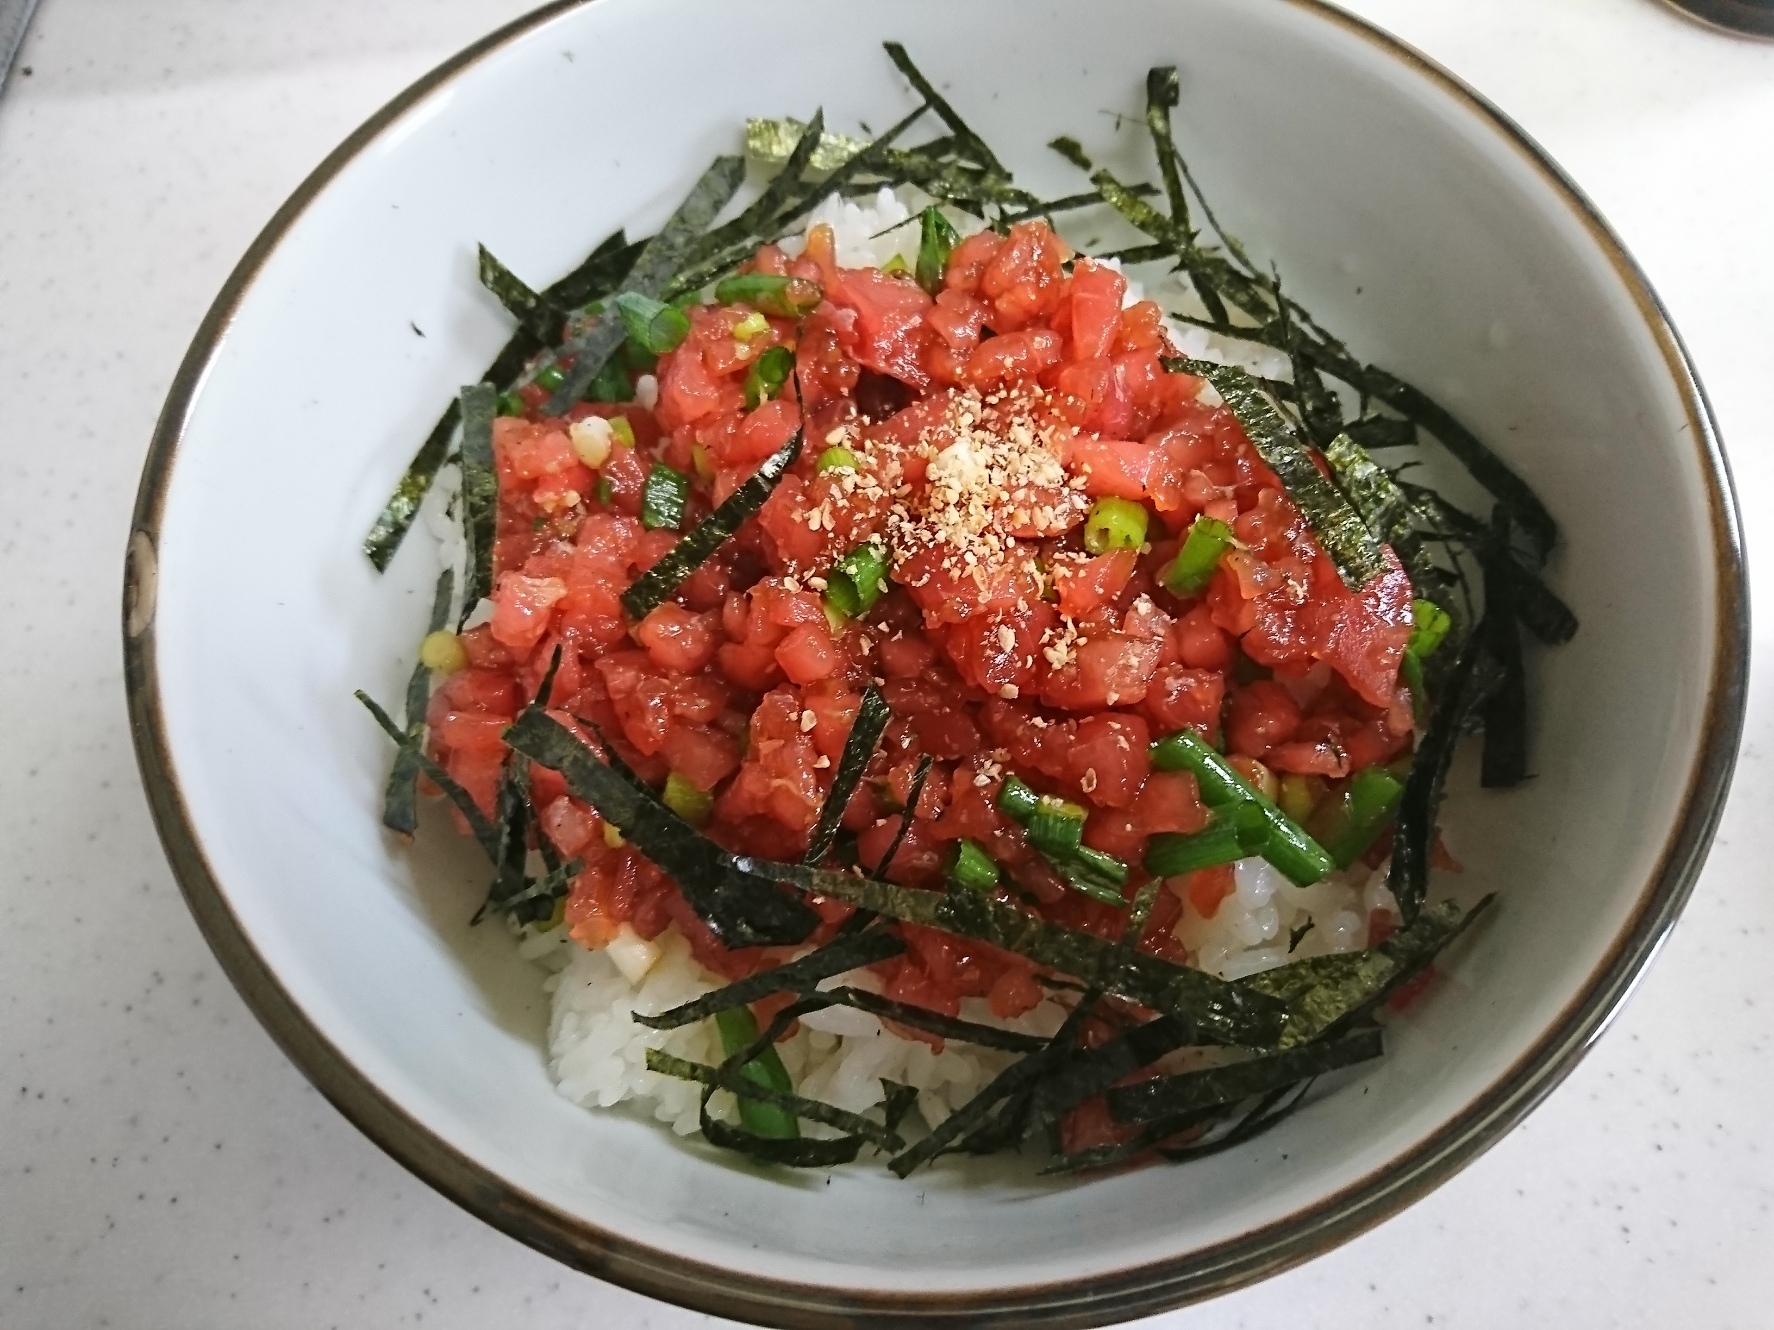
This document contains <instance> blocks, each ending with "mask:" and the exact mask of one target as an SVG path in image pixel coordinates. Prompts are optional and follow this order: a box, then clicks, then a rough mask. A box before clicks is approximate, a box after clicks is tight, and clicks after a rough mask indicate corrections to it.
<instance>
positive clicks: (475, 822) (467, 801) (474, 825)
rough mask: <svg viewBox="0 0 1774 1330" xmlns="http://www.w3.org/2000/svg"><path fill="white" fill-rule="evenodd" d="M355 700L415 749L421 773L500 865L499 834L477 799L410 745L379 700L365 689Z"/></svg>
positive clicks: (390, 734) (396, 738)
mask: <svg viewBox="0 0 1774 1330" xmlns="http://www.w3.org/2000/svg"><path fill="white" fill-rule="evenodd" d="M353 696H354V697H356V698H357V700H358V701H359V702H362V703H363V704H364V706H365V707H366V708H368V710H369V713H370V715H372V716H374V717H375V718H376V724H378V725H380V726H381V727H382V729H383V731H384V732H385V733H386V734H387V735H388V737H389V738H390V739H392V740H394V742H395V743H396V744H398V745H402V746H403V747H407V748H410V749H411V751H412V752H413V754H414V760H415V761H416V762H417V763H418V764H419V770H420V771H421V772H423V773H424V774H425V776H427V777H428V778H429V779H430V781H431V783H432V784H433V785H435V786H437V788H438V789H440V790H442V791H443V792H444V795H445V797H447V798H448V799H449V801H450V802H451V803H453V804H455V805H456V807H457V809H458V810H459V811H460V812H461V814H462V818H463V820H464V821H465V822H467V823H468V830H469V831H470V832H471V833H473V835H474V839H475V841H476V842H477V843H478V844H479V845H480V847H481V849H483V850H485V851H486V855H487V858H488V859H489V860H491V861H492V862H493V863H498V862H499V831H498V829H497V828H496V827H494V825H493V824H492V823H491V822H489V821H487V815H486V814H485V813H483V812H481V811H480V805H479V804H477V803H475V802H474V796H473V795H471V794H470V793H468V791H467V790H465V789H463V788H462V787H461V786H460V785H459V784H457V783H456V781H455V780H454V779H453V778H452V777H451V776H450V773H449V772H447V771H445V770H444V769H443V768H442V767H441V766H439V765H438V764H437V763H436V762H435V761H433V760H432V758H431V757H430V756H428V755H427V754H426V752H425V750H424V748H423V747H421V746H420V745H418V744H413V743H410V742H409V740H408V738H407V734H406V731H404V730H402V729H401V728H400V726H398V725H396V724H395V723H394V717H392V716H390V715H389V714H388V713H387V712H386V711H384V710H383V709H382V708H381V706H380V704H378V703H377V701H376V700H375V698H373V697H371V696H370V695H369V694H368V693H366V692H364V691H363V689H361V688H359V689H358V690H357V691H356V692H355V693H354V694H353Z"/></svg>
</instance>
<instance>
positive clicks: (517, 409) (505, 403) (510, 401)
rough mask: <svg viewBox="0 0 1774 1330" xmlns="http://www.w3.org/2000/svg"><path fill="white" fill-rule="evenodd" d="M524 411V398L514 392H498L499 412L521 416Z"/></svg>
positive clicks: (503, 414) (504, 414)
mask: <svg viewBox="0 0 1774 1330" xmlns="http://www.w3.org/2000/svg"><path fill="white" fill-rule="evenodd" d="M523 413H524V399H523V398H521V397H519V396H518V395H517V394H516V393H500V394H499V414H500V415H502V416H521V415H523Z"/></svg>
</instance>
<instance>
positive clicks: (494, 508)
mask: <svg viewBox="0 0 1774 1330" xmlns="http://www.w3.org/2000/svg"><path fill="white" fill-rule="evenodd" d="M497 398H498V394H497V393H495V392H494V391H493V387H492V385H491V384H488V383H476V384H473V385H471V386H469V387H467V388H464V389H463V390H462V396H461V399H460V401H461V408H462V450H461V466H462V536H463V539H464V541H465V542H466V543H467V545H468V569H467V572H466V574H465V575H464V577H463V579H462V619H463V621H464V622H466V621H467V619H468V616H469V615H470V614H472V613H474V608H475V606H476V605H477V604H479V603H480V600H481V598H482V597H483V596H489V595H491V594H492V592H493V542H494V539H495V537H496V536H497V533H498V524H499V475H498V472H497V471H495V470H494V468H493V413H494V412H495V411H496V410H497V409H498V403H497Z"/></svg>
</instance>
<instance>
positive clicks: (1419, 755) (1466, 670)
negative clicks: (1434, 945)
mask: <svg viewBox="0 0 1774 1330" xmlns="http://www.w3.org/2000/svg"><path fill="white" fill-rule="evenodd" d="M1486 631H1487V630H1486V628H1485V625H1484V624H1482V623H1481V624H1480V625H1479V629H1478V631H1477V632H1475V633H1473V635H1472V637H1471V638H1470V639H1469V640H1468V641H1467V643H1466V646H1465V647H1464V648H1463V649H1462V650H1461V652H1460V655H1459V658H1458V659H1457V660H1456V661H1455V662H1454V666H1453V668H1452V669H1451V670H1449V671H1448V675H1447V678H1446V679H1445V680H1443V682H1442V686H1441V691H1440V696H1439V697H1437V699H1436V702H1435V712H1434V714H1433V715H1431V716H1430V718H1429V728H1428V729H1427V730H1426V731H1425V732H1424V734H1423V737H1422V739H1421V740H1420V741H1419V742H1418V744H1417V751H1416V754H1415V755H1414V756H1413V757H1412V758H1411V773H1410V775H1409V776H1408V777H1407V778H1406V780H1405V783H1404V797H1403V798H1402V799H1400V800H1399V802H1398V818H1397V821H1395V822H1394V823H1393V833H1392V867H1391V869H1390V870H1389V871H1388V873H1387V877H1386V885H1387V887H1388V888H1390V889H1391V892H1392V898H1393V899H1394V900H1396V901H1397V902H1398V909H1399V913H1400V914H1402V915H1403V916H1404V921H1405V923H1406V924H1409V923H1411V922H1412V921H1413V920H1414V919H1415V918H1416V917H1417V911H1418V910H1419V909H1421V908H1422V905H1423V898H1424V896H1425V895H1426V894H1427V892H1428V889H1429V846H1430V843H1431V842H1432V841H1433V840H1434V839H1435V817H1436V814H1437V812H1438V811H1439V810H1440V808H1441V790H1442V786H1443V784H1445V783H1446V781H1447V774H1448V767H1449V766H1450V765H1451V764H1452V763H1453V760H1454V745H1455V744H1456V743H1458V742H1459V738H1460V734H1461V732H1462V731H1463V730H1464V728H1465V722H1466V716H1467V714H1468V712H1469V711H1470V710H1471V704H1472V701H1473V699H1472V697H1471V695H1470V694H1471V691H1472V690H1471V684H1472V681H1473V670H1474V669H1475V668H1476V667H1477V665H1478V658H1479V654H1480V651H1481V649H1482V647H1483V642H1482V639H1483V638H1484V636H1485V635H1486Z"/></svg>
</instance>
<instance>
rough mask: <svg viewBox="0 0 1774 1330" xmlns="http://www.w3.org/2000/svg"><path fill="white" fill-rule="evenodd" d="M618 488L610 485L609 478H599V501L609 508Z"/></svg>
mask: <svg viewBox="0 0 1774 1330" xmlns="http://www.w3.org/2000/svg"><path fill="white" fill-rule="evenodd" d="M615 494H616V487H615V486H613V485H612V484H610V478H609V477H608V476H599V477H598V482H597V501H598V502H599V503H601V504H603V505H604V507H606V508H608V507H609V506H610V500H611V499H612V498H614V497H615Z"/></svg>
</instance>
